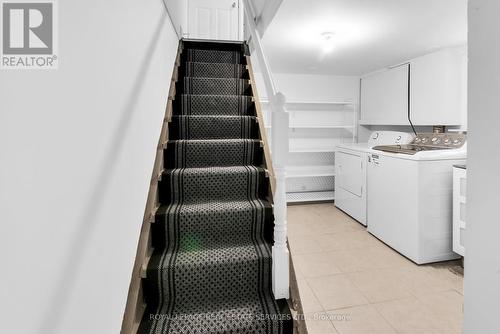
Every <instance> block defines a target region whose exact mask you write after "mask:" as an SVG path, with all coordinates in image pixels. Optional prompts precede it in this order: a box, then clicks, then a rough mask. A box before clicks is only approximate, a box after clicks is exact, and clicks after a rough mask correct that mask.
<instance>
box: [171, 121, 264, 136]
mask: <svg viewBox="0 0 500 334" xmlns="http://www.w3.org/2000/svg"><path fill="white" fill-rule="evenodd" d="M168 129H169V130H168V132H169V138H170V139H171V140H177V139H240V138H241V139H258V138H259V126H258V124H257V121H256V119H255V118H253V117H214V116H175V117H173V118H172V121H171V122H170V123H169V125H168Z"/></svg>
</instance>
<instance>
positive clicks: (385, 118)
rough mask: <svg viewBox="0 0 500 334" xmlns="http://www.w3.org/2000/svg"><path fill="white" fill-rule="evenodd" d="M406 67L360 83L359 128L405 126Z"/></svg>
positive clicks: (400, 67) (385, 72)
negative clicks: (367, 125) (370, 125)
mask: <svg viewBox="0 0 500 334" xmlns="http://www.w3.org/2000/svg"><path fill="white" fill-rule="evenodd" d="M407 115H408V64H405V65H401V66H398V67H395V68H392V69H389V70H385V71H383V72H378V73H375V74H372V75H369V76H367V77H364V78H362V79H361V120H360V123H361V124H375V125H377V124H379V125H407V124H408V118H407Z"/></svg>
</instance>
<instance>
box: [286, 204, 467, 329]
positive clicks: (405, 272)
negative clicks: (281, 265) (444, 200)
mask: <svg viewBox="0 0 500 334" xmlns="http://www.w3.org/2000/svg"><path fill="white" fill-rule="evenodd" d="M288 229H289V230H288V232H289V243H290V250H291V253H292V258H293V262H294V266H295V272H296V275H297V280H298V286H299V293H300V296H301V300H302V306H303V309H304V314H305V317H306V325H307V329H308V332H309V334H328V333H334V334H358V333H359V334H378V333H380V334H391V333H398V334H413V333H419V334H420V333H422V334H447V333H450V334H451V333H453V334H455V333H461V332H462V319H463V295H462V294H463V276H462V275H461V274H460V272H461V268H460V266H459V263H457V262H456V261H454V262H446V263H440V264H432V265H423V266H417V265H415V264H414V263H413V262H411V261H409V260H407V259H406V258H405V257H403V256H401V255H399V254H398V253H397V252H395V251H394V250H392V249H391V248H389V247H387V246H386V245H385V244H383V243H382V242H380V241H379V240H378V239H376V238H375V237H373V236H372V235H371V234H369V233H368V232H367V231H366V228H364V227H363V226H362V225H360V224H359V223H357V222H356V221H354V220H353V219H352V218H350V217H349V216H347V215H346V214H344V213H343V212H342V211H340V210H338V209H336V208H335V206H334V205H333V204H311V205H293V206H289V207H288Z"/></svg>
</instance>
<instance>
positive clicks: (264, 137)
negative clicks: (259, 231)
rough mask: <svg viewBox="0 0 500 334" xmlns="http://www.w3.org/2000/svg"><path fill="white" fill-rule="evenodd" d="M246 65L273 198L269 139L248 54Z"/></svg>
mask: <svg viewBox="0 0 500 334" xmlns="http://www.w3.org/2000/svg"><path fill="white" fill-rule="evenodd" d="M245 58H246V61H247V67H248V75H249V76H250V86H251V87H252V94H253V98H254V104H255V112H256V115H257V120H258V124H259V130H260V138H261V140H262V142H263V143H264V162H265V163H266V169H267V170H268V172H269V180H270V181H271V182H270V185H271V195H272V196H271V197H272V198H271V200H272V199H273V198H274V189H276V178H275V177H274V168H273V163H272V160H271V150H270V146H269V141H268V139H267V130H266V126H265V123H264V114H263V113H262V107H261V105H260V98H259V93H258V92H257V86H256V82H255V76H254V73H253V66H252V59H251V58H250V57H249V56H246V57H245Z"/></svg>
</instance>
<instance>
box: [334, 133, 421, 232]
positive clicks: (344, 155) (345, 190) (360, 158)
mask: <svg viewBox="0 0 500 334" xmlns="http://www.w3.org/2000/svg"><path fill="white" fill-rule="evenodd" d="M412 139H413V135H411V134H409V133H406V132H396V131H375V132H373V133H372V134H371V135H370V138H369V140H368V142H367V143H358V144H340V145H338V146H337V148H336V150H335V206H336V207H338V208H339V209H341V210H342V211H344V212H345V213H347V214H348V215H350V216H351V217H353V218H354V219H356V220H357V221H358V222H360V223H361V224H363V225H365V226H366V225H367V219H366V201H367V192H366V182H367V181H366V164H367V160H368V154H369V153H370V152H371V148H372V147H373V146H376V145H397V144H408V143H409V142H411V141H412Z"/></svg>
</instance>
